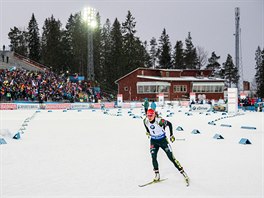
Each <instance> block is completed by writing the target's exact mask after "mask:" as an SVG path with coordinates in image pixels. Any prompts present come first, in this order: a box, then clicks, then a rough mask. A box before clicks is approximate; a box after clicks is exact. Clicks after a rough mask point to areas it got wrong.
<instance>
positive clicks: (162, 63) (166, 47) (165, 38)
mask: <svg viewBox="0 0 264 198" xmlns="http://www.w3.org/2000/svg"><path fill="white" fill-rule="evenodd" d="M158 61H159V67H160V68H164V69H171V68H172V60H171V43H170V39H169V35H168V34H167V33H166V29H165V28H164V29H163V31H162V34H161V37H160V39H159V50H158Z"/></svg>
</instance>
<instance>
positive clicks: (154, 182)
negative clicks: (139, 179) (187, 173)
mask: <svg viewBox="0 0 264 198" xmlns="http://www.w3.org/2000/svg"><path fill="white" fill-rule="evenodd" d="M167 179H168V178H165V179H160V180H158V181H155V180H153V181H151V182H148V183H145V184H142V185H138V186H139V187H145V186H148V185H151V184H156V183H159V182H162V181H165V180H167Z"/></svg>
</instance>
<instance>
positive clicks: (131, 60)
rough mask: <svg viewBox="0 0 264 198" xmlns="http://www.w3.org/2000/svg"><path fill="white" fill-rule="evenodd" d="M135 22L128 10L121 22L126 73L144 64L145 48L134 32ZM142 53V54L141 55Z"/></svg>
mask: <svg viewBox="0 0 264 198" xmlns="http://www.w3.org/2000/svg"><path fill="white" fill-rule="evenodd" d="M135 27H136V22H135V18H134V17H133V16H132V14H131V12H130V11H128V14H127V17H126V20H125V22H124V23H122V36H123V46H124V48H123V49H124V59H125V61H124V66H125V70H124V71H125V72H122V73H123V74H125V73H128V72H130V71H132V70H134V69H136V68H138V67H142V66H145V62H146V56H145V53H146V50H145V48H144V45H143V43H142V42H141V41H140V40H139V38H138V37H136V36H135V34H136V32H137V31H136V29H135ZM142 55H143V56H142Z"/></svg>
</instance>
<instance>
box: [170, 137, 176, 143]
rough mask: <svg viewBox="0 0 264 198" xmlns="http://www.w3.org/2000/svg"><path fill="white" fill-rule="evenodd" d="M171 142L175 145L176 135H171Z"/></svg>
mask: <svg viewBox="0 0 264 198" xmlns="http://www.w3.org/2000/svg"><path fill="white" fill-rule="evenodd" d="M170 141H171V143H173V142H174V141H175V137H174V135H171V136H170Z"/></svg>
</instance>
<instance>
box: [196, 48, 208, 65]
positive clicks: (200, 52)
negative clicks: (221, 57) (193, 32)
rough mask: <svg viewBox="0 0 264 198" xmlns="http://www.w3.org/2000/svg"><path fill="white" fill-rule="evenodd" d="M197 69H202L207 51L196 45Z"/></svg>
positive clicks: (205, 61)
mask: <svg viewBox="0 0 264 198" xmlns="http://www.w3.org/2000/svg"><path fill="white" fill-rule="evenodd" d="M196 49H197V59H198V63H197V69H202V67H203V66H205V64H206V63H207V55H208V53H207V52H206V51H205V50H204V48H202V47H200V46H197V47H196Z"/></svg>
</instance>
